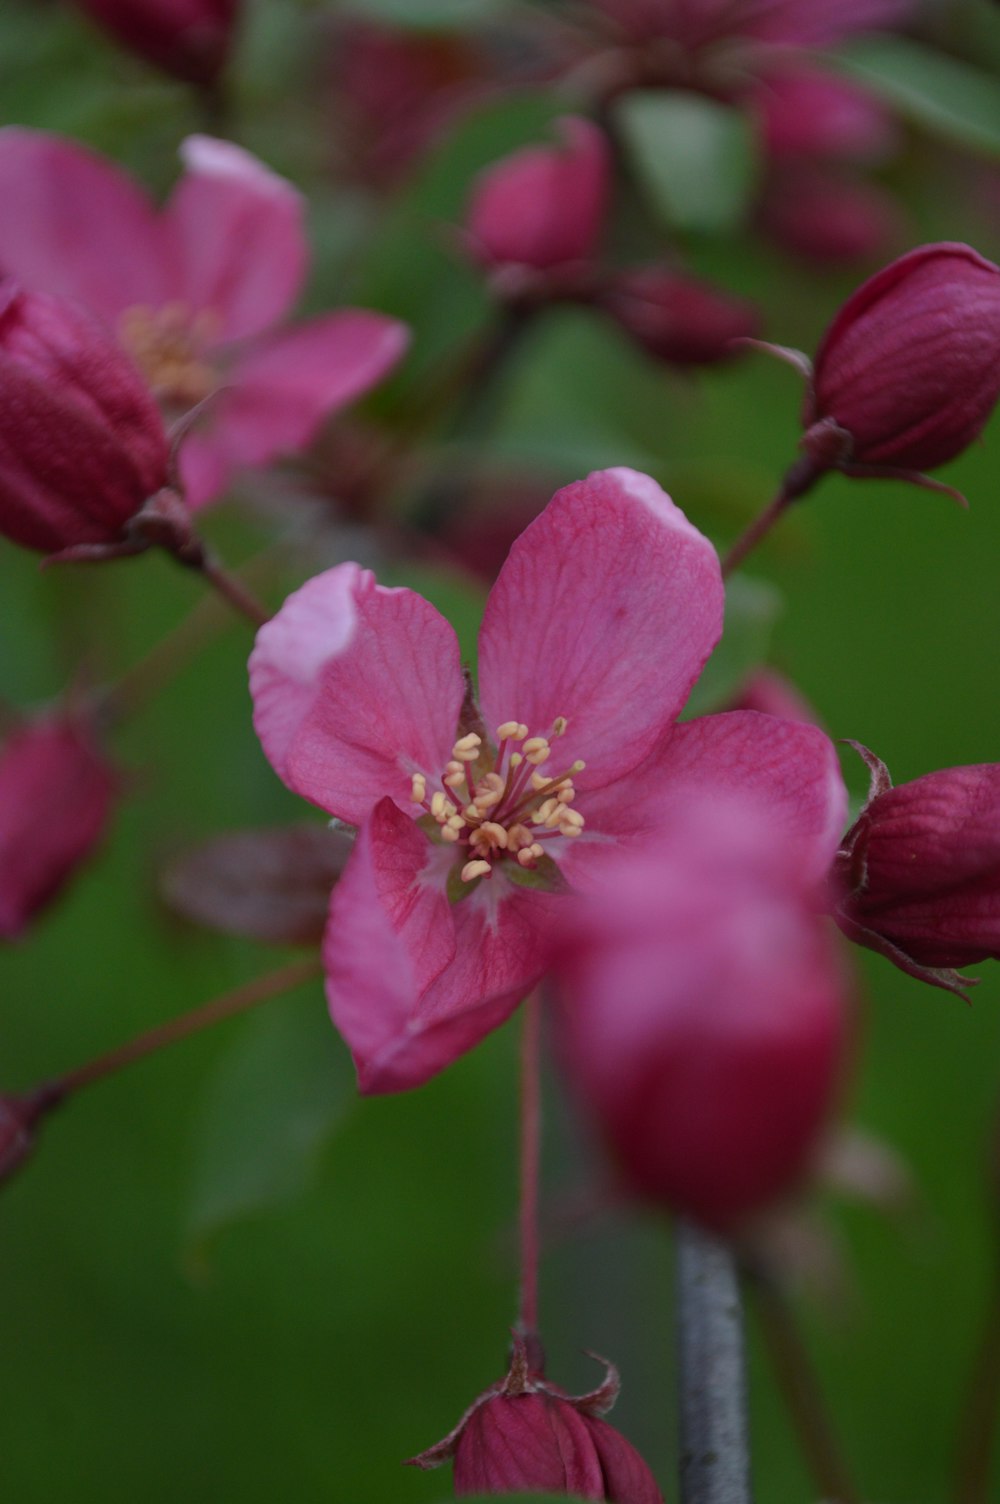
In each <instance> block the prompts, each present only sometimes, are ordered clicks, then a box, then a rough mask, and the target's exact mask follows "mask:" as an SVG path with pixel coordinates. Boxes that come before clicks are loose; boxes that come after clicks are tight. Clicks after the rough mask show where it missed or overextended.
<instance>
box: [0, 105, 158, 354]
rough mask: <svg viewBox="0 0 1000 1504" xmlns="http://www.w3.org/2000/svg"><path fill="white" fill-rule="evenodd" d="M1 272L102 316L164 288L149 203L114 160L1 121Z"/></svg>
mask: <svg viewBox="0 0 1000 1504" xmlns="http://www.w3.org/2000/svg"><path fill="white" fill-rule="evenodd" d="M0 203H2V204H3V214H2V215H0V272H7V273H11V274H13V275H14V276H15V277H17V278H18V280H19V281H21V282H23V283H24V284H25V286H27V287H31V288H35V289H37V290H39V291H41V292H54V293H59V294H60V295H62V296H64V297H71V298H76V299H78V300H79V301H80V302H81V303H86V304H87V305H88V306H89V307H90V308H91V309H92V310H93V311H94V312H95V313H97V314H99V315H100V316H101V317H102V318H104V319H106V320H107V322H108V323H110V324H114V323H116V321H117V319H118V317H119V315H120V314H121V313H122V312H123V310H124V309H126V308H128V307H130V306H132V305H134V304H145V305H150V306H155V305H158V304H160V303H162V302H163V301H164V300H165V299H166V298H167V297H168V296H170V288H171V281H170V266H169V264H168V260H167V252H166V248H165V246H164V245H163V243H162V237H161V234H160V229H159V225H158V224H157V219H156V215H155V213H154V211H153V207H152V205H151V203H150V202H149V200H148V199H147V198H146V196H145V194H144V193H143V192H142V190H141V189H140V188H139V186H138V185H137V184H136V183H134V182H133V181H132V179H131V178H129V177H128V176H127V175H126V174H125V173H124V172H122V170H121V169H120V168H119V167H117V166H116V165H115V164H114V163H113V162H109V161H107V160H105V158H103V157H100V156H98V154H97V153H96V152H92V151H88V150H87V149H86V147H83V146H78V145H77V144H76V143H75V142H73V141H67V140H63V139H62V138H61V137H59V136H55V135H49V134H48V133H47V132H45V131H36V130H29V129H27V128H26V127H23V126H15V125H11V126H7V127H6V128H5V129H4V130H0Z"/></svg>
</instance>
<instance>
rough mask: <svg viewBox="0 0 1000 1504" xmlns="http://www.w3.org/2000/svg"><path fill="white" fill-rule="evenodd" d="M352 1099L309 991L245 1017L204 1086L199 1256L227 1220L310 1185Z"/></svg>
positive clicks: (194, 1221) (195, 1223)
mask: <svg viewBox="0 0 1000 1504" xmlns="http://www.w3.org/2000/svg"><path fill="white" fill-rule="evenodd" d="M352 1100H353V1084H352V1081H351V1076H350V1069H349V1066H348V1065H347V1062H346V1060H345V1058H344V1056H343V1052H342V1051H341V1050H340V1049H339V1047H338V1045H337V1040H336V1036H335V1034H334V1032H333V1029H332V1028H331V1027H330V1021H329V1019H328V1018H327V1016H326V1011H325V1009H324V1008H323V1007H322V1005H321V1004H319V1003H318V1001H317V999H316V997H315V996H310V998H309V999H308V1002H307V1001H306V999H305V998H301V999H287V998H282V999H280V1000H276V1001H274V1002H272V1003H269V1004H268V1006H267V1009H266V1010H265V1011H264V1012H262V1013H258V1014H257V1015H255V1016H254V1017H252V1018H250V1019H249V1020H247V1022H246V1024H245V1025H244V1027H243V1031H242V1033H241V1035H240V1037H239V1039H238V1040H237V1042H236V1045H235V1046H234V1047H233V1049H232V1050H231V1051H230V1052H229V1053H228V1054H227V1055H225V1056H224V1057H223V1059H222V1062H221V1064H220V1065H219V1067H218V1068H217V1070H216V1074H215V1076H214V1077H213V1078H212V1079H211V1081H210V1082H209V1085H208V1090H207V1095H206V1098H205V1101H204V1103H203V1106H202V1112H201V1121H200V1125H199V1127H198V1129H197V1137H196V1142H197V1143H198V1144H199V1151H200V1157H199V1160H198V1164H197V1167H196V1170H195V1177H194V1191H193V1195H192V1198H191V1210H190V1215H189V1218H188V1233H189V1236H190V1238H191V1241H192V1243H193V1245H194V1248H193V1254H194V1259H195V1262H196V1263H197V1261H198V1259H199V1257H203V1256H204V1253H205V1248H206V1245H207V1243H208V1242H209V1241H210V1240H211V1239H212V1238H213V1237H214V1236H215V1234H216V1233H218V1232H219V1231H221V1229H222V1228H223V1227H225V1226H227V1225H228V1224H230V1223H232V1222H235V1221H237V1220H238V1219H240V1218H242V1217H246V1216H249V1215H252V1214H253V1213H255V1212H262V1211H267V1210H268V1209H269V1208H271V1207H274V1206H280V1205H283V1204H285V1203H287V1202H289V1201H292V1200H294V1198H295V1197H296V1196H298V1195H300V1194H301V1193H302V1192H303V1191H304V1190H305V1189H306V1187H307V1186H308V1184H309V1181H310V1179H311V1177H312V1175H313V1172H314V1169H315V1166H316V1163H317V1161H318V1158H319V1155H320V1152H321V1150H322V1149H323V1147H324V1145H325V1144H326V1143H327V1142H328V1141H329V1139H330V1137H331V1135H332V1134H333V1132H334V1130H335V1128H337V1126H338V1125H339V1123H340V1122H341V1119H342V1118H343V1117H344V1115H345V1113H346V1110H347V1108H348V1106H349V1105H350V1103H351V1101H352Z"/></svg>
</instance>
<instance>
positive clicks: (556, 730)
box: [552, 715, 569, 736]
mask: <svg viewBox="0 0 1000 1504" xmlns="http://www.w3.org/2000/svg"><path fill="white" fill-rule="evenodd" d="M568 725H569V721H567V719H566V717H565V716H564V715H557V716H556V718H555V720H554V721H553V722H552V735H553V736H564V735H565V734H566V727H567V726H568Z"/></svg>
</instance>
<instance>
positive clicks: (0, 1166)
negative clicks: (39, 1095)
mask: <svg viewBox="0 0 1000 1504" xmlns="http://www.w3.org/2000/svg"><path fill="white" fill-rule="evenodd" d="M34 1119H35V1113H34V1112H33V1111H32V1110H31V1108H30V1106H29V1105H28V1104H26V1103H24V1102H21V1101H20V1100H19V1099H18V1098H17V1097H5V1096H0V1186H2V1185H3V1183H4V1181H5V1180H9V1179H10V1177H11V1176H12V1175H13V1174H14V1172H15V1171H16V1170H19V1169H20V1168H21V1165H22V1164H23V1163H24V1161H25V1160H26V1159H27V1157H28V1155H29V1154H30V1153H31V1151H32V1149H33V1148H34V1146H35V1136H34V1132H33V1126H34Z"/></svg>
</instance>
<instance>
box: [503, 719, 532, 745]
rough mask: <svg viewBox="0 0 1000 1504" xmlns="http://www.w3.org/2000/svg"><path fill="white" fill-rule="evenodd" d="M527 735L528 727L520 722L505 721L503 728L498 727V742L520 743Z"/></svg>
mask: <svg viewBox="0 0 1000 1504" xmlns="http://www.w3.org/2000/svg"><path fill="white" fill-rule="evenodd" d="M527 734H528V728H527V726H525V725H523V724H522V723H521V722H520V721H504V723H503V725H502V726H498V727H497V741H498V742H520V741H523V740H524V738H525V737H526V736H527Z"/></svg>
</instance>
